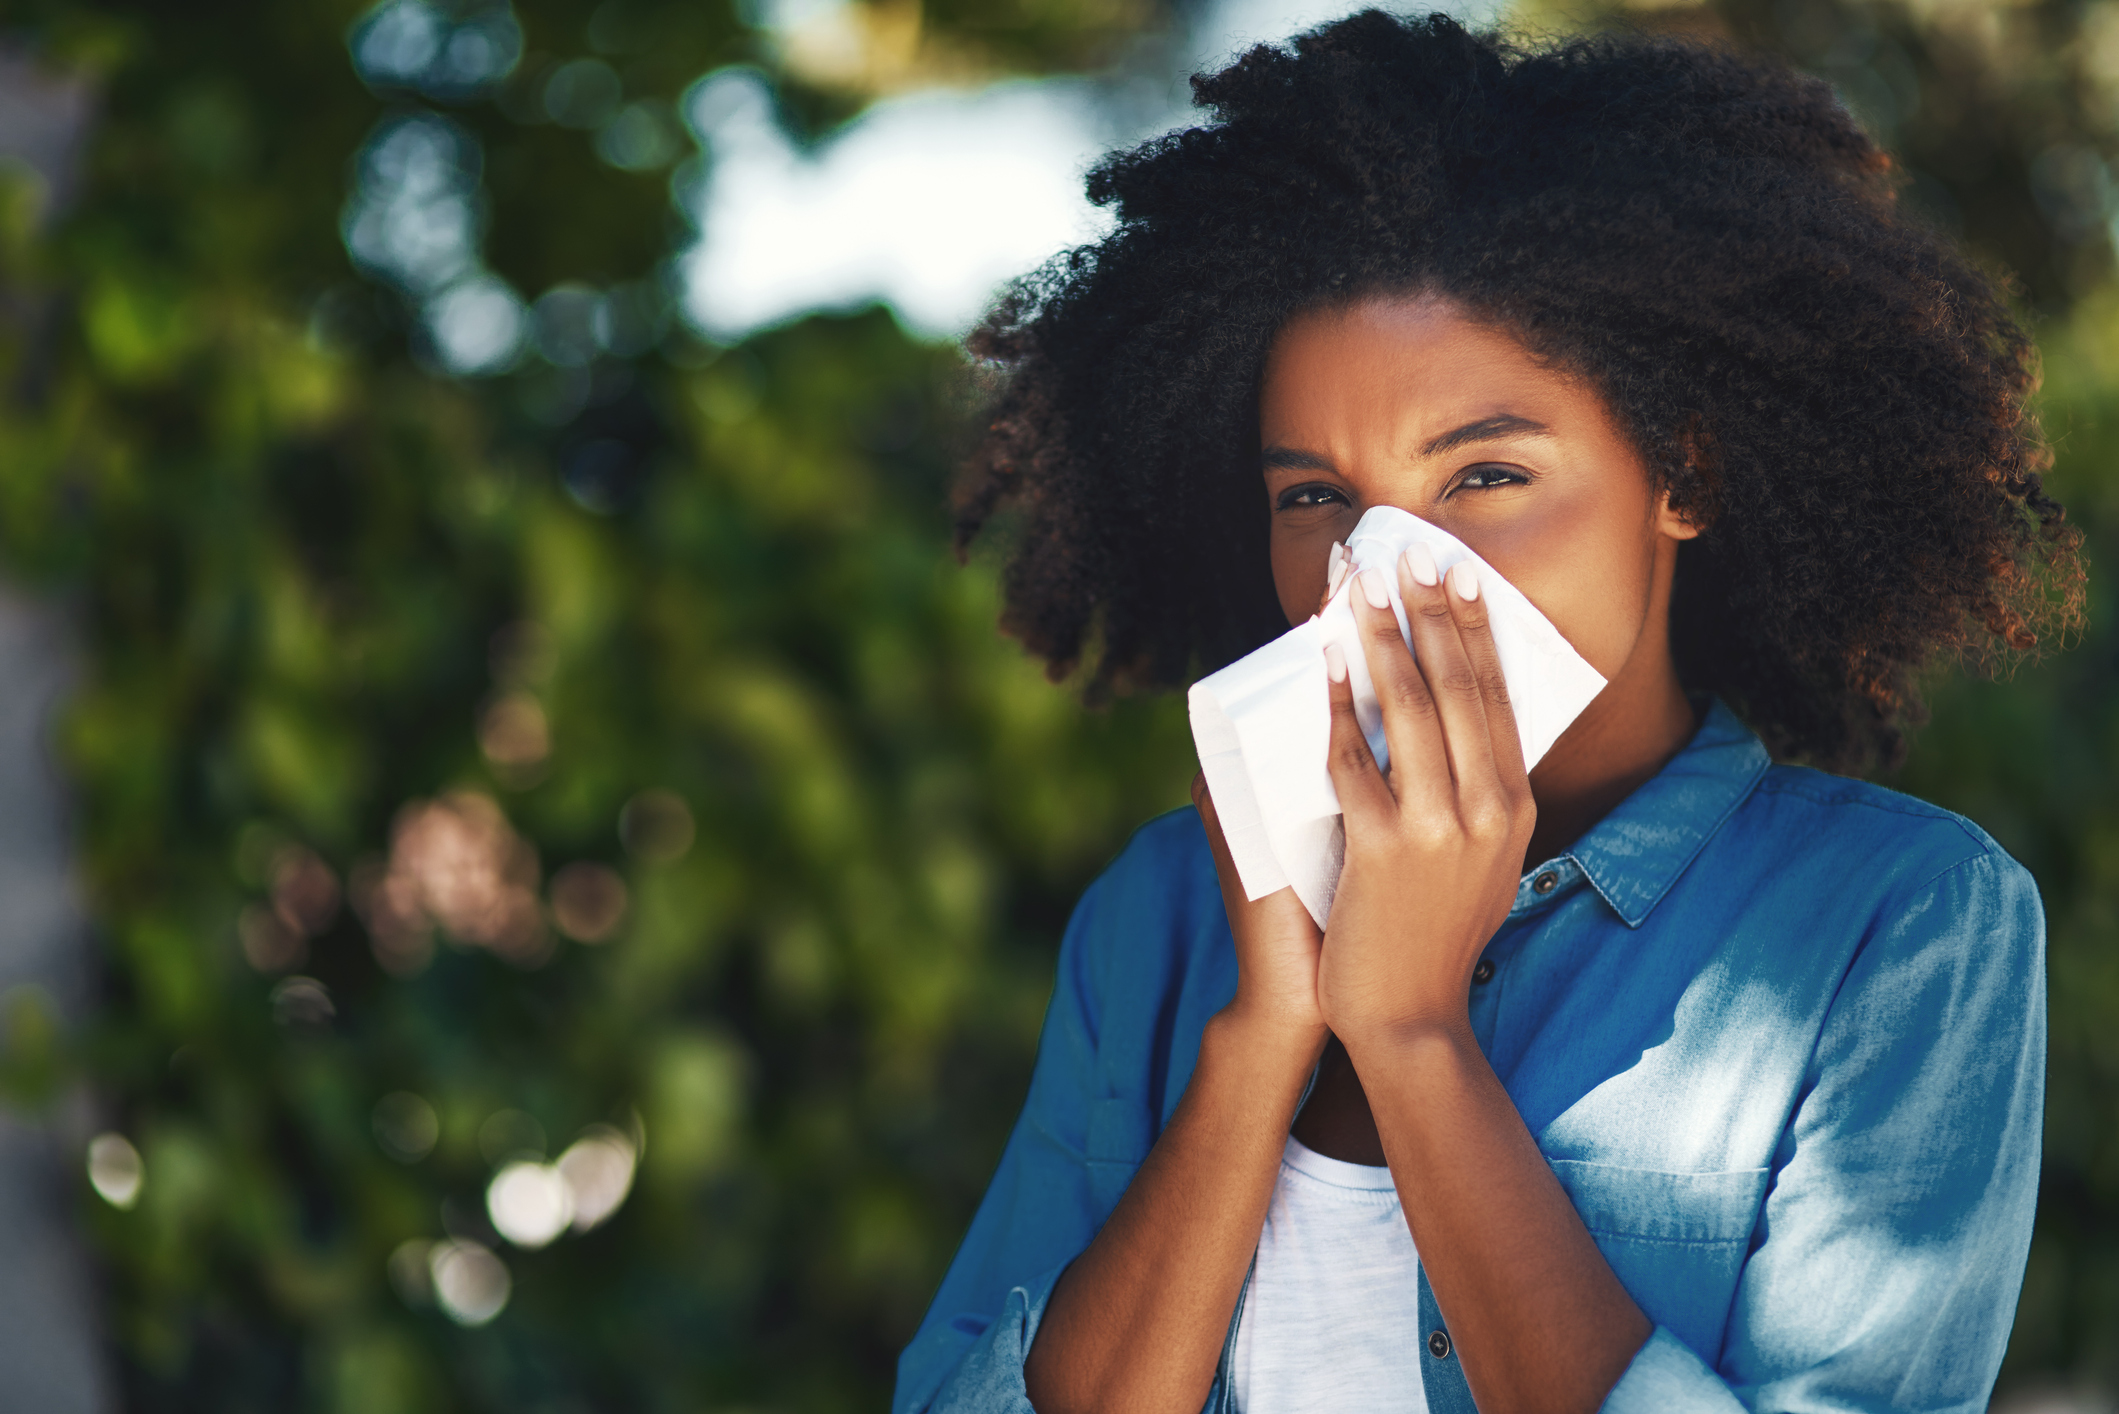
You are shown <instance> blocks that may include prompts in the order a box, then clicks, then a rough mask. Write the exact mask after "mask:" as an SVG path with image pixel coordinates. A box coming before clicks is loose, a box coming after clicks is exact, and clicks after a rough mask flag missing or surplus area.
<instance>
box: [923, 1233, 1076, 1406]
mask: <svg viewBox="0 0 2119 1414" xmlns="http://www.w3.org/2000/svg"><path fill="white" fill-rule="evenodd" d="M1065 1270H1067V1268H1066V1265H1065V1264H1062V1265H1060V1266H1057V1267H1054V1268H1053V1269H1052V1270H1051V1271H1049V1272H1046V1273H1044V1274H1043V1275H1042V1276H1039V1277H1037V1278H1035V1279H1034V1280H1031V1281H1027V1282H1025V1283H1023V1284H1022V1285H1021V1286H1018V1287H1014V1288H1011V1289H1010V1291H1009V1292H1008V1299H1007V1300H1005V1301H1003V1302H1002V1303H1001V1314H1000V1315H999V1316H998V1317H997V1318H996V1319H995V1320H994V1322H993V1324H992V1325H990V1326H988V1327H987V1328H986V1331H985V1334H983V1335H981V1336H980V1337H979V1338H978V1340H977V1341H976V1342H974V1343H973V1344H972V1347H971V1349H969V1350H967V1351H965V1352H964V1359H963V1362H962V1363H961V1364H959V1365H958V1366H957V1367H956V1370H955V1372H954V1373H953V1374H951V1375H950V1376H949V1378H948V1379H947V1380H945V1381H944V1382H943V1384H942V1388H941V1389H940V1390H938V1391H937V1392H936V1393H935V1397H934V1402H933V1403H932V1404H930V1405H929V1406H928V1408H929V1409H930V1410H932V1411H933V1414H1036V1411H1035V1410H1033V1409H1032V1408H1031V1407H1030V1392H1029V1391H1028V1390H1027V1389H1026V1388H1024V1385H1023V1362H1024V1361H1025V1360H1027V1359H1029V1358H1030V1343H1031V1342H1032V1341H1034V1340H1036V1339H1037V1327H1038V1323H1039V1322H1040V1321H1042V1320H1043V1319H1044V1317H1045V1305H1046V1303H1047V1302H1049V1301H1050V1300H1051V1299H1052V1288H1053V1287H1054V1286H1057V1285H1058V1284H1059V1279H1060V1273H1061V1272H1064V1271H1065Z"/></svg>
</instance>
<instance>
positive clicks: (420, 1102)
mask: <svg viewBox="0 0 2119 1414" xmlns="http://www.w3.org/2000/svg"><path fill="white" fill-rule="evenodd" d="M371 1122H372V1126H373V1128H374V1130H375V1142H376V1143H377V1144H378V1145H380V1146H381V1147H382V1151H383V1152H384V1153H385V1154H388V1155H389V1156H390V1157H391V1158H393V1159H395V1160H397V1161H398V1162H399V1163H401V1164H416V1163H418V1162H419V1161H420V1160H421V1159H424V1158H425V1157H427V1155H428V1154H430V1153H432V1152H433V1151H434V1145H435V1143H436V1141H438V1140H439V1139H440V1138H441V1119H440V1117H439V1116H437V1115H436V1114H435V1113H434V1106H432V1105H430V1104H428V1103H427V1102H426V1100H424V1099H422V1098H421V1097H420V1096H418V1095H414V1094H412V1093H411V1092H410V1091H407V1090H399V1091H396V1092H394V1093H392V1094H389V1095H385V1096H383V1097H382V1099H380V1100H378V1101H376V1103H375V1113H374V1115H373V1116H372V1117H371Z"/></svg>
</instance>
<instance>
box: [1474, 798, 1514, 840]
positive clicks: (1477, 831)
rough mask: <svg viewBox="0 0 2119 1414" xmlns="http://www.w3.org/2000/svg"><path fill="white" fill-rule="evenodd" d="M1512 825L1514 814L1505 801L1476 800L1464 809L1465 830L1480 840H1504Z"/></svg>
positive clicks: (1496, 799) (1497, 799)
mask: <svg viewBox="0 0 2119 1414" xmlns="http://www.w3.org/2000/svg"><path fill="white" fill-rule="evenodd" d="M1514 825H1515V812H1514V811H1513V810H1512V809H1511V808H1510V807H1509V803H1508V802H1507V801H1506V800H1502V799H1499V798H1495V799H1491V800H1477V801H1473V802H1471V803H1470V804H1469V805H1468V806H1467V807H1466V808H1465V812H1464V826H1465V829H1466V830H1467V831H1468V832H1469V833H1471V834H1473V835H1476V836H1478V837H1479V838H1481V839H1504V838H1506V837H1507V836H1508V835H1509V833H1510V832H1511V831H1512V829H1513V828H1514Z"/></svg>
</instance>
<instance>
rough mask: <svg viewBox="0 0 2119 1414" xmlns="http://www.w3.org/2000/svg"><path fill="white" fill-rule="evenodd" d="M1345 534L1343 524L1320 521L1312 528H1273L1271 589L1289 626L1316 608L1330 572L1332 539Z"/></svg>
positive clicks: (1322, 597)
mask: <svg viewBox="0 0 2119 1414" xmlns="http://www.w3.org/2000/svg"><path fill="white" fill-rule="evenodd" d="M1344 534H1345V530H1344V528H1343V527H1337V526H1335V525H1323V526H1319V527H1316V528H1313V529H1304V530H1291V529H1286V528H1284V527H1281V526H1277V525H1276V526H1275V527H1274V528H1273V539H1272V546H1273V591H1274V593H1275V594H1277V595H1278V596H1279V598H1280V612H1281V613H1283V614H1285V615H1286V616H1287V620H1288V624H1289V626H1290V627H1292V626H1293V625H1295V624H1299V623H1301V622H1302V621H1303V620H1304V619H1307V618H1308V617H1309V616H1310V615H1312V614H1314V613H1316V612H1317V607H1318V605H1319V604H1320V603H1321V602H1323V599H1324V585H1325V580H1326V578H1327V576H1328V575H1329V574H1330V573H1331V556H1332V542H1333V541H1334V540H1338V539H1340V538H1342V537H1343V536H1344Z"/></svg>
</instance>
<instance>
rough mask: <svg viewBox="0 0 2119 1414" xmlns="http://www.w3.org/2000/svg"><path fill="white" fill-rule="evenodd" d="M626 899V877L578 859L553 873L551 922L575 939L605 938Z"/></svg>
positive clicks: (621, 918)
mask: <svg viewBox="0 0 2119 1414" xmlns="http://www.w3.org/2000/svg"><path fill="white" fill-rule="evenodd" d="M626 901H627V895H626V887H625V880H624V879H623V878H621V877H620V876H619V874H618V871H617V870H615V869H613V868H611V867H610V866H609V865H607V864H596V863H592V862H590V861H588V860H577V861H575V862H574V863H572V864H569V865H567V866H566V867H565V868H564V869H561V870H560V871H559V872H558V873H557V874H554V875H553V876H552V922H553V923H554V924H556V925H557V926H558V928H559V931H560V932H562V933H564V934H566V935H567V936H568V937H569V938H572V939H573V940H574V941H575V942H577V943H602V942H608V941H609V940H610V937H611V935H612V934H613V933H615V932H617V931H618V925H619V924H620V923H622V922H624V921H625V909H626Z"/></svg>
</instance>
